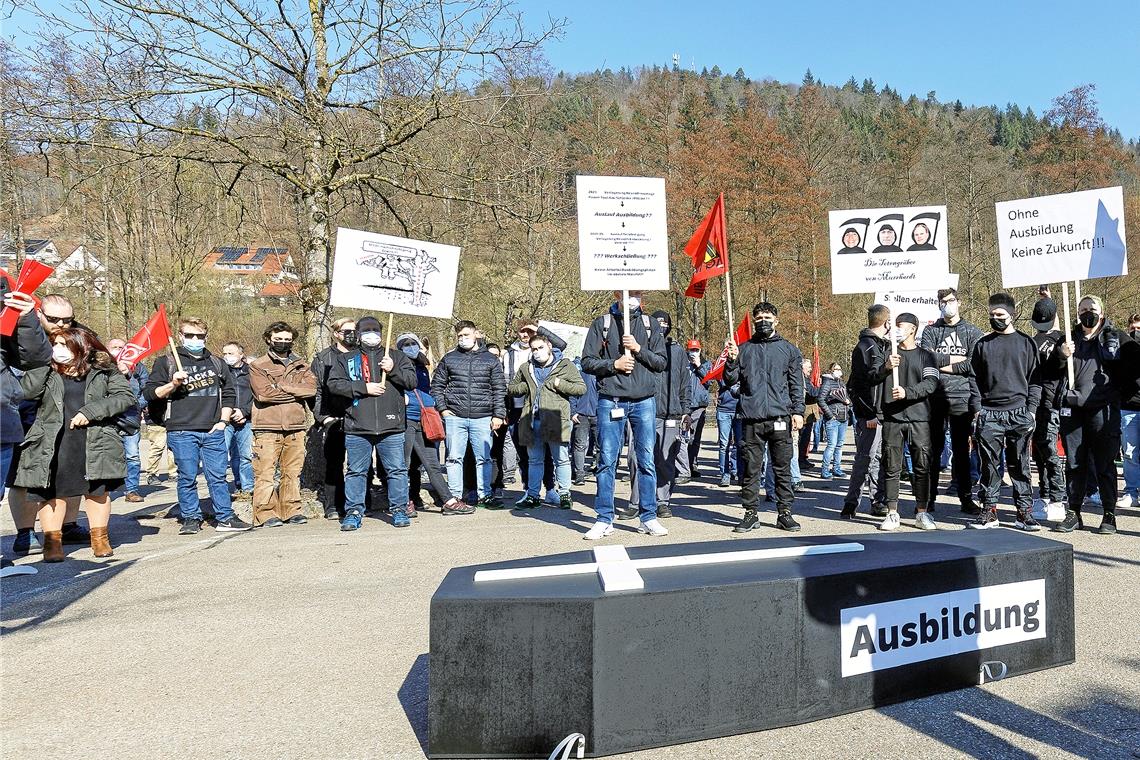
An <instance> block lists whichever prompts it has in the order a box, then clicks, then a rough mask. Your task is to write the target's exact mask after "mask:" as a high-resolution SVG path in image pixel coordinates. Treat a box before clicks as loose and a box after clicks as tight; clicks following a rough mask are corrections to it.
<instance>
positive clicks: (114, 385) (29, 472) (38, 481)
mask: <svg viewBox="0 0 1140 760" xmlns="http://www.w3.org/2000/svg"><path fill="white" fill-rule="evenodd" d="M107 361H108V362H110V357H107ZM20 387H21V388H22V390H23V391H24V398H25V399H28V400H31V399H35V400H37V401H39V406H38V408H37V409H36V421H35V423H34V424H33V425H32V427H31V429H30V430H29V431H28V434H27V435H26V436H25V437H24V442H23V444H21V452H20V466H19V469H17V471H16V480H15V485H17V486H20V487H22V488H47V487H48V486H49V485H50V482H49V481H50V480H51V460H52V457H53V456H54V455H55V444H56V438H57V436H58V435H59V431H60V428H61V427H63V426H64V425H68V424H70V423H71V420H70V419H66V420H65V419H64V415H63V394H64V386H63V378H62V377H61V376H60V374H59V373H58V372H56V371H55V369H53V368H52V367H40V368H38V369H33V370H31V371H29V372H28V373H26V374H25V375H24V376H23V377H21V378H20ZM83 399H84V404H83V408H82V409H80V410H79V411H80V413H81V414H82V415H83V416H84V417H86V418H87V419H88V420H90V424H89V425H88V426H87V472H86V473H85V476H86V478H87V480H121V479H123V478H125V477H126V476H127V457H126V453H125V451H124V449H123V439H122V438H121V437H120V436H119V430H118V428H117V427H116V426H115V417H116V416H117V415H119V414H122V413H123V412H125V411H126V410H127V409H130V408H131V406H133V405H134V404H136V403H138V400H137V399H136V398H135V395H134V394H133V393H132V392H131V385H130V383H129V382H128V381H127V378H125V377H123V375H122V373H120V372H119V371H118V370H117V369H116V368H115V367H114V364H113V363H111V364H110V366H109V367H108V366H104V365H103V363H102V362H100V363H99V364H98V365H93V366H92V367H91V369H90V370H89V371H88V372H87V386H86V391H85V393H84V396H83Z"/></svg>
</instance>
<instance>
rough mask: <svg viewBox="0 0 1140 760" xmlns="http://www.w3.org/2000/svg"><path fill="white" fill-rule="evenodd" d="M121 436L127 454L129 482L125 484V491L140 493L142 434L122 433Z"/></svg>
mask: <svg viewBox="0 0 1140 760" xmlns="http://www.w3.org/2000/svg"><path fill="white" fill-rule="evenodd" d="M119 437H120V438H122V439H123V453H124V454H126V455H127V482H126V483H125V484H124V485H123V491H124V492H125V493H138V492H139V472H140V470H141V467H140V465H139V441H140V440H141V439H142V434H141V433H135V434H134V435H121V434H120V436H119Z"/></svg>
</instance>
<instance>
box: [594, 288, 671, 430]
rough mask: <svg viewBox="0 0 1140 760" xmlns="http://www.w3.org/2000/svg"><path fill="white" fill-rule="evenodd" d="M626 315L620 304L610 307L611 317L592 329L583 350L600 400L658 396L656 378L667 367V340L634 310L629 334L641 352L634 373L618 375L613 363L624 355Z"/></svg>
mask: <svg viewBox="0 0 1140 760" xmlns="http://www.w3.org/2000/svg"><path fill="white" fill-rule="evenodd" d="M623 311H624V309H622V308H621V307H619V306H618V304H611V305H610V310H609V312H608V314H603V315H602V316H600V317H598V318H597V319H595V320H594V321H593V323H592V324H591V325H590V330H589V332H587V333H586V342H585V344H584V345H583V346H582V369H583V370H585V371H586V372H589V373H590V374H591V375H593V376H594V377H596V378H597V379H598V395H599V396H608V397H610V398H616V399H620V400H622V401H642V400H644V399H647V398H650V397H653V396H656V395H657V378H656V375H657V373H660V372H663V371H664V370H665V365H666V357H665V337H664V336H663V335H662V334H661V328H660V326H659V325H658V324H657V323H656V322H655V321H654V320H652V319H649V318H648V317H643V315H642V312H641V309H633V310H631V311H630V317H629V318H630V322H631V324H630V327H629V332H630V334H631V335H632V336H633V338H634V340H636V341H637V342H638V344H639V345H640V346H641V350H640V351H638V352H637V353H636V354H634V355H633V372H631V373H630V374H628V375H627V374H625V373H624V372H619V371H618V370H617V369H615V368H614V362H615V361H617V360H618V359H619V358H620V357H621V356H622V354H623V353H624V349H623V348H622V347H621V338H622V335H623V334H624V332H625V329H624V325H623ZM607 323H608V324H609V329H608V330H607V329H606V324H607ZM646 323H648V325H647V324H646ZM686 411H688V410H686Z"/></svg>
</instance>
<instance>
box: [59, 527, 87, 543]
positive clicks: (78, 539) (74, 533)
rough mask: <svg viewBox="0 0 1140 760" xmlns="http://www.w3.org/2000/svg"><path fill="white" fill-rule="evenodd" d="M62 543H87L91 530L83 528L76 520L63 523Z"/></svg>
mask: <svg viewBox="0 0 1140 760" xmlns="http://www.w3.org/2000/svg"><path fill="white" fill-rule="evenodd" d="M63 543H64V544H89V543H91V532H90V531H89V530H87V528H84V527H83V526H82V525H80V524H79V523H77V522H73V523H64V525H63Z"/></svg>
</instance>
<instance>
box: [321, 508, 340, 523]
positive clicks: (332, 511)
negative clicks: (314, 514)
mask: <svg viewBox="0 0 1140 760" xmlns="http://www.w3.org/2000/svg"><path fill="white" fill-rule="evenodd" d="M325 519H326V520H336V521H337V522H340V514H338V513H337V511H336V507H327V508H326V509H325Z"/></svg>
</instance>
